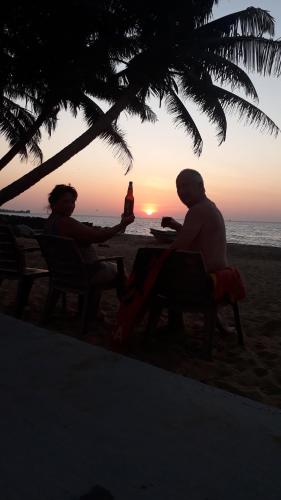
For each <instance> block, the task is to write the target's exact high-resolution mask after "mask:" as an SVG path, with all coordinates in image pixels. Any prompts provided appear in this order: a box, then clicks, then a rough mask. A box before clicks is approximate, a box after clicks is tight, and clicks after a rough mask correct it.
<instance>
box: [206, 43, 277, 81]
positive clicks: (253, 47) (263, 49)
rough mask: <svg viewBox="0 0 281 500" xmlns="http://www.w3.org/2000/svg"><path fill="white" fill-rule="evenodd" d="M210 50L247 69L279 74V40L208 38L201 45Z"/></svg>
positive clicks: (267, 73)
mask: <svg viewBox="0 0 281 500" xmlns="http://www.w3.org/2000/svg"><path fill="white" fill-rule="evenodd" d="M203 45H204V46H205V47H206V48H207V49H208V50H209V51H210V52H213V53H214V54H217V55H219V56H220V57H223V58H224V57H225V58H226V59H227V60H229V61H231V62H233V63H234V64H238V65H239V64H242V65H243V66H244V67H245V68H246V69H247V71H256V72H257V73H260V74H262V75H267V76H270V75H271V74H274V75H280V72H281V41H278V40H269V39H267V38H262V37H244V36H237V37H225V38H213V39H211V38H209V39H206V40H204V42H203V44H202V46H203Z"/></svg>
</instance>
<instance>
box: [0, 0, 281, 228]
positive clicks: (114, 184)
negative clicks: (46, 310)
mask: <svg viewBox="0 0 281 500" xmlns="http://www.w3.org/2000/svg"><path fill="white" fill-rule="evenodd" d="M249 6H255V7H261V8H263V9H266V10H268V11H270V13H271V14H272V15H273V17H274V18H275V20H276V34H275V38H280V37H281V2H279V1H277V0H221V1H220V2H219V6H218V7H217V8H216V9H215V10H214V14H215V17H219V16H221V15H224V14H227V13H230V12H235V11H238V10H241V9H244V8H246V7H249ZM250 77H251V79H252V81H253V82H254V84H255V86H256V89H257V91H258V94H259V98H260V102H259V107H260V108H261V109H262V110H263V111H265V112H266V113H267V114H268V115H269V116H270V118H272V119H273V120H274V121H275V123H276V124H277V125H278V126H279V127H280V128H281V77H280V78H279V79H277V78H273V77H272V78H261V77H257V76H256V75H250ZM151 106H152V108H153V110H154V111H155V112H156V113H157V115H158V119H159V121H158V122H157V123H156V124H154V125H153V124H141V123H140V121H139V120H138V119H132V118H131V117H126V116H125V115H124V113H123V114H122V116H121V119H120V127H121V128H122V129H123V131H125V132H126V138H127V141H128V144H129V146H130V148H131V151H132V153H133V156H134V166H133V169H132V170H131V172H130V173H129V174H128V175H126V176H124V171H125V170H124V167H123V166H122V164H121V163H120V162H119V161H118V160H117V158H116V157H115V156H114V155H113V152H112V150H111V149H110V148H109V147H108V146H107V145H106V143H103V142H101V141H97V140H96V141H94V142H93V143H92V144H91V145H90V146H88V147H87V148H86V149H85V150H84V151H82V152H81V153H79V154H78V155H77V156H75V157H74V158H72V160H71V161H69V162H67V163H66V164H65V165H63V166H62V167H60V168H59V169H58V170H56V171H55V172H53V173H52V174H51V175H49V176H48V177H46V178H45V179H43V180H42V181H41V182H40V183H38V184H36V185H35V186H34V187H33V188H31V189H30V190H29V191H27V192H25V193H23V194H22V195H21V196H19V197H18V198H16V199H14V200H12V201H11V202H9V203H7V204H6V205H4V206H3V208H12V209H30V210H31V211H34V212H43V211H44V210H45V208H46V205H47V194H48V193H49V192H50V191H51V189H52V188H53V186H54V185H55V184H59V183H71V184H72V185H73V186H74V187H75V188H76V189H77V191H78V193H79V197H78V202H77V209H76V213H80V214H93V215H119V214H120V213H121V212H122V209H123V200H124V196H125V193H126V189H127V185H128V181H129V180H131V181H133V183H134V195H135V215H137V216H147V215H146V214H145V210H147V209H150V211H151V212H152V214H151V217H162V216H163V215H171V216H174V217H183V216H184V214H185V211H186V209H185V207H184V206H183V205H182V204H181V203H180V201H179V200H178V198H177V195H176V190H175V178H176V176H177V174H178V173H179V172H180V170H182V169H183V168H187V167H190V168H195V169H197V170H199V171H200V172H201V174H202V176H203V177H204V180H205V186H206V191H207V195H208V196H209V197H210V198H211V199H212V200H213V201H215V202H216V204H217V205H218V207H219V208H220V209H221V210H222V212H223V214H224V216H225V218H227V219H229V218H231V219H235V220H245V219H246V220H272V221H281V134H280V135H279V137H278V138H277V139H274V137H273V136H270V135H268V134H264V133H261V132H260V131H259V130H257V129H255V128H253V127H247V126H245V125H244V124H243V122H238V120H237V119H236V118H235V116H234V117H230V116H229V115H227V118H228V133H227V139H226V142H225V143H224V144H222V145H221V146H220V147H218V145H217V140H216V136H215V129H214V127H213V126H212V125H211V124H210V123H209V122H208V121H207V119H206V118H205V117H204V116H201V115H199V113H198V112H196V111H195V108H194V107H193V106H190V107H189V110H190V111H191V112H192V116H193V117H194V119H195V121H196V123H197V126H198V127H199V130H200V131H201V135H202V137H203V140H204V148H203V153H202V155H201V157H200V158H199V159H198V158H197V157H196V156H194V154H193V152H192V143H191V140H190V138H189V137H188V136H186V134H185V133H184V131H183V129H180V128H176V127H175V126H174V125H173V122H172V119H171V118H170V116H169V115H168V113H167V111H166V110H165V105H164V104H163V105H162V107H161V109H159V108H158V103H157V102H156V101H155V102H153V101H151ZM85 128H86V126H85V124H84V123H83V121H82V119H81V117H80V118H76V119H74V118H73V117H71V115H70V114H69V113H68V114H66V113H61V114H60V116H59V123H58V126H57V129H56V131H55V133H54V134H53V136H52V137H51V138H50V139H48V138H47V136H46V135H44V136H43V141H42V143H41V145H42V149H43V152H44V159H48V158H49V157H51V156H52V155H53V154H55V153H56V152H58V151H59V150H60V149H61V148H62V147H64V146H66V145H67V144H68V143H69V142H71V140H73V139H74V138H76V137H77V136H78V135H80V134H81V133H82V132H83V131H84V130H85ZM7 149H8V146H7V143H5V141H4V139H1V141H0V153H1V155H2V154H4V153H5V152H6V151H7ZM32 166H34V165H32V163H31V162H30V163H27V164H26V163H21V162H20V161H19V159H16V160H14V161H13V163H11V164H10V165H9V166H7V167H6V169H5V170H3V172H1V173H0V185H1V186H5V185H7V184H9V183H10V182H12V181H13V180H15V179H16V178H18V177H20V176H21V175H23V174H24V173H25V172H27V171H28V170H29V169H30V168H31V167H32Z"/></svg>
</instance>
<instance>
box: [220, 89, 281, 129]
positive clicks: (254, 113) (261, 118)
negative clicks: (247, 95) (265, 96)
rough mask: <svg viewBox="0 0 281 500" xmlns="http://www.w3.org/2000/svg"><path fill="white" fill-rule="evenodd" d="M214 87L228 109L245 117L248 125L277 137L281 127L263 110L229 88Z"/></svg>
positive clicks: (242, 117)
mask: <svg viewBox="0 0 281 500" xmlns="http://www.w3.org/2000/svg"><path fill="white" fill-rule="evenodd" d="M214 87H215V90H216V93H217V96H218V99H219V100H220V102H221V104H222V107H223V108H224V109H225V110H226V111H228V112H231V113H233V112H237V113H238V119H239V120H241V119H244V120H245V123H246V124H247V125H254V126H255V127H257V128H258V127H260V129H261V131H266V132H269V133H270V134H273V135H274V136H275V137H277V135H278V133H279V132H280V130H279V128H278V127H277V125H276V124H275V123H274V122H273V121H272V120H271V119H270V118H269V117H268V116H267V115H266V114H265V113H264V112H263V111H261V110H260V109H259V108H257V107H256V106H254V105H253V104H251V103H250V102H248V101H246V100H245V99H243V98H242V97H239V96H237V95H236V94H233V93H232V92H229V91H228V90H225V89H222V88H220V87H216V86H215V85H214Z"/></svg>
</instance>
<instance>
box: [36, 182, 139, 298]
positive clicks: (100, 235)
mask: <svg viewBox="0 0 281 500" xmlns="http://www.w3.org/2000/svg"><path fill="white" fill-rule="evenodd" d="M77 196H78V194H77V191H76V189H74V188H73V187H72V186H70V185H66V184H58V185H57V186H55V187H54V189H53V190H52V191H51V193H50V194H49V197H48V201H49V206H50V209H51V214H50V216H49V218H48V219H47V222H46V225H45V230H44V232H45V233H47V234H52V235H55V236H65V237H68V238H73V239H74V240H75V242H76V244H77V246H78V247H79V250H80V253H81V255H82V257H83V259H84V261H85V262H87V263H92V262H94V261H96V260H97V258H98V257H97V254H96V251H95V248H94V246H93V245H92V243H100V242H103V241H107V240H109V239H110V238H112V237H113V236H114V235H116V234H118V233H119V232H124V230H125V228H126V227H127V226H128V225H129V224H131V223H132V222H134V219H135V218H134V216H133V215H132V216H130V217H123V216H122V217H121V221H120V223H119V224H117V225H116V226H113V227H110V228H94V227H90V226H87V225H85V224H83V223H82V222H79V221H77V220H75V219H73V218H72V217H71V215H72V213H73V211H74V209H75V203H76V200H77ZM116 277H117V266H116V264H115V263H113V262H101V263H100V265H99V268H98V270H96V271H95V273H93V282H94V283H96V284H97V285H99V286H101V288H106V287H107V285H109V284H110V283H113V282H114V281H115V280H116Z"/></svg>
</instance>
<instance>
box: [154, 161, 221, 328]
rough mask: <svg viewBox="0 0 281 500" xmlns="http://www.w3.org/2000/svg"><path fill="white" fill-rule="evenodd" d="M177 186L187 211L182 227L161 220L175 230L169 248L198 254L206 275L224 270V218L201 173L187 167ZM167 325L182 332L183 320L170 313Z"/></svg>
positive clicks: (168, 219)
mask: <svg viewBox="0 0 281 500" xmlns="http://www.w3.org/2000/svg"><path fill="white" fill-rule="evenodd" d="M176 186H177V193H178V196H179V198H180V200H181V201H182V203H184V205H186V206H187V208H188V209H189V210H188V212H187V214H186V216H185V220H184V223H183V225H182V224H180V223H179V222H177V221H176V220H174V219H173V218H172V217H163V219H162V227H169V228H171V229H174V230H176V231H177V236H176V239H175V241H174V242H173V243H172V245H171V248H173V249H177V250H192V251H197V252H200V253H201V254H202V257H203V260H204V263H205V267H206V271H208V272H215V271H220V270H222V269H225V268H226V267H227V266H228V263H227V256H226V234H225V224H224V219H223V216H222V214H221V212H220V211H219V209H218V208H217V207H216V205H215V203H214V202H212V201H211V200H209V198H207V196H206V193H205V187H204V182H203V179H202V177H201V175H200V173H199V172H197V171H196V170H192V169H188V168H187V169H185V170H182V171H181V172H180V173H179V175H178V176H177V179H176ZM169 324H170V326H171V327H174V328H175V327H176V328H178V329H181V328H182V327H183V320H182V317H181V316H179V315H178V314H175V313H174V312H173V311H169Z"/></svg>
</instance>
